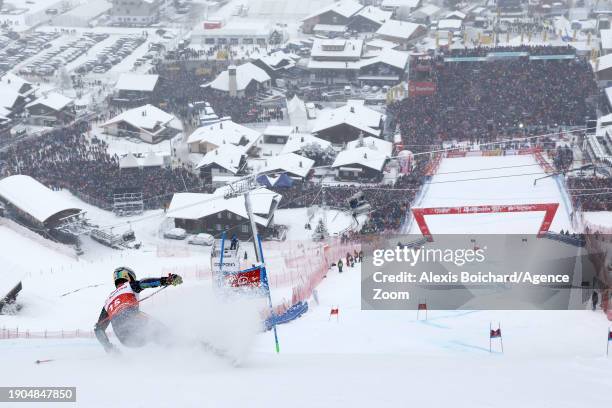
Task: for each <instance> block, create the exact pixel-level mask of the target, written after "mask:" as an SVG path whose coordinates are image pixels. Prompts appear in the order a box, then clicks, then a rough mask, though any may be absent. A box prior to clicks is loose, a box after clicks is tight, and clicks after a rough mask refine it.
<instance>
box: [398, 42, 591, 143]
mask: <svg viewBox="0 0 612 408" xmlns="http://www.w3.org/2000/svg"><path fill="white" fill-rule="evenodd" d="M523 48H524V47H517V48H508V47H503V48H499V49H498V48H494V49H487V50H483V49H478V48H477V49H475V50H469V51H464V52H462V53H457V52H455V55H457V56H477V55H480V54H483V53H487V52H492V51H493V52H495V51H498V50H500V49H501V50H503V51H511V50H514V51H520V50H522V49H523ZM558 48H560V47H535V48H534V49H535V50H536V51H537V52H538V53H552V54H558V53H567V52H566V51H565V52H564V51H563V49H558ZM561 48H563V47H561ZM429 64H430V66H429V74H428V75H429V78H427V79H422V78H420V79H419V81H425V80H430V81H431V82H433V83H434V84H435V92H434V93H433V95H428V96H411V97H408V98H405V99H403V100H401V101H396V102H394V103H393V104H391V105H390V106H389V107H388V113H390V114H391V117H392V119H393V121H394V123H395V124H396V125H398V126H399V129H400V132H401V135H402V138H403V141H404V144H405V145H406V146H407V147H408V148H410V149H411V150H413V151H414V150H416V151H418V150H426V149H428V148H429V147H430V146H431V145H436V144H441V143H442V142H443V141H446V140H458V141H472V142H479V143H481V142H487V141H492V140H495V139H497V138H500V137H511V136H528V135H531V134H542V133H546V132H547V131H548V130H549V129H550V128H558V127H559V126H563V125H565V126H584V125H585V120H586V119H589V118H594V117H595V112H594V109H593V107H592V106H590V105H589V104H588V103H587V99H588V98H589V97H592V96H594V95H597V87H596V84H595V80H594V78H593V73H592V70H591V68H590V67H589V65H588V62H587V61H586V60H584V59H579V58H573V59H553V60H529V58H526V57H521V58H513V59H506V60H493V61H483V62H473V61H470V62H443V60H442V59H441V58H437V59H434V60H432V61H430V62H429ZM421 74H422V72H421ZM421 146H422V148H420V147H421Z"/></svg>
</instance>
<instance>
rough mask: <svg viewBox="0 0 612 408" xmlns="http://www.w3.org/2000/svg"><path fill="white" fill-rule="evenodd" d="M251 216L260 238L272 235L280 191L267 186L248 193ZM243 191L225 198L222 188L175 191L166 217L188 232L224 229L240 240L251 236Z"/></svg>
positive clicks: (210, 231) (280, 196) (216, 231)
mask: <svg viewBox="0 0 612 408" xmlns="http://www.w3.org/2000/svg"><path fill="white" fill-rule="evenodd" d="M250 198H251V204H252V208H253V214H254V216H253V219H254V221H255V223H256V224H257V230H258V233H259V235H260V236H261V237H262V238H269V237H274V236H275V235H277V233H278V229H277V228H275V225H274V214H275V211H276V208H277V207H278V204H279V203H280V201H281V199H282V195H280V194H278V193H275V192H273V191H271V190H268V189H266V188H261V189H257V190H255V191H253V192H252V193H251V194H250ZM244 200H245V198H244V196H243V195H240V196H238V197H233V198H228V199H226V198H224V197H223V191H216V192H215V193H213V194H199V193H175V194H174V196H173V197H172V201H171V202H170V206H169V208H168V211H167V213H166V217H167V218H170V219H172V220H173V221H174V226H175V227H177V228H184V229H185V230H186V231H187V232H188V233H190V234H198V233H208V234H211V235H214V236H217V235H219V234H220V233H221V232H225V233H226V234H227V235H228V236H230V237H231V236H232V235H234V234H235V235H236V237H237V238H238V239H240V240H248V239H249V238H251V228H250V223H249V219H248V214H247V211H246V205H245V201H244Z"/></svg>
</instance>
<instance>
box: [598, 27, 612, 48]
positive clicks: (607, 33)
mask: <svg viewBox="0 0 612 408" xmlns="http://www.w3.org/2000/svg"><path fill="white" fill-rule="evenodd" d="M599 38H601V48H602V49H604V50H609V49H612V30H610V29H607V30H600V31H599Z"/></svg>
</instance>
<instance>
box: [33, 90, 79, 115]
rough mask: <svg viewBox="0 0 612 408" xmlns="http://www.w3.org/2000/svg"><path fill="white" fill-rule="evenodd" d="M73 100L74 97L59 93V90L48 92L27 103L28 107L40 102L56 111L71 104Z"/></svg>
mask: <svg viewBox="0 0 612 408" xmlns="http://www.w3.org/2000/svg"><path fill="white" fill-rule="evenodd" d="M72 102H73V101H72V99H70V98H68V97H67V96H64V95H62V94H59V93H57V92H49V93H48V94H46V95H43V96H42V97H40V98H38V99H36V100H35V101H32V102H30V103H28V104H27V105H26V108H29V107H31V106H35V105H39V104H40V105H44V106H46V107H48V108H51V109H53V110H55V111H61V110H62V109H64V108H65V107H66V106H68V105H70V104H71V103H72Z"/></svg>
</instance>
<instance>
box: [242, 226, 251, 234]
mask: <svg viewBox="0 0 612 408" xmlns="http://www.w3.org/2000/svg"><path fill="white" fill-rule="evenodd" d="M240 231H242V232H243V233H245V234H246V233H248V232H249V226H248V225H247V224H242V226H241V227H240Z"/></svg>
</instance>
